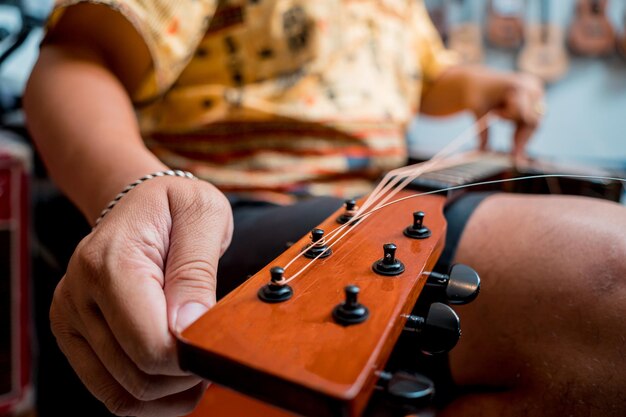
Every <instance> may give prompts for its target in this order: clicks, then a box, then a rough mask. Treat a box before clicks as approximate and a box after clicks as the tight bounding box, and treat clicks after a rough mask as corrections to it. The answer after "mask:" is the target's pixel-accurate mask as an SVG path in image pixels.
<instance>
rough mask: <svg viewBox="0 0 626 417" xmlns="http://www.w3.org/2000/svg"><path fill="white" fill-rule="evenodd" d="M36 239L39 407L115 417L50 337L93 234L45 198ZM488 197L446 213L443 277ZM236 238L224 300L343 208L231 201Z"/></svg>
mask: <svg viewBox="0 0 626 417" xmlns="http://www.w3.org/2000/svg"><path fill="white" fill-rule="evenodd" d="M37 194H38V195H39V198H38V200H39V201H36V202H35V213H34V214H35V215H34V220H35V221H34V223H35V224H34V228H35V238H34V239H33V252H34V259H35V260H34V263H33V276H34V287H35V291H34V304H35V308H34V311H35V321H36V330H37V339H38V348H39V349H38V351H39V352H38V353H39V355H38V359H39V361H38V366H37V368H36V371H37V375H36V377H37V390H38V393H37V407H38V412H39V415H40V416H42V417H47V416H50V417H55V416H58V415H90V416H94V417H95V416H98V417H100V416H102V417H104V416H107V417H108V416H111V414H110V413H109V412H108V411H107V410H106V408H105V407H104V406H103V405H102V404H101V403H100V402H99V401H97V400H96V399H95V398H93V397H92V396H91V394H89V392H88V391H87V390H86V389H85V387H84V386H83V385H82V383H81V382H80V381H79V379H78V378H77V377H76V375H75V374H74V372H73V371H72V369H71V367H70V366H69V364H68V362H67V360H66V359H65V357H64V356H63V354H62V353H61V352H60V350H59V348H58V347H57V345H56V342H55V340H54V337H53V336H52V333H51V332H50V325H49V321H48V311H49V308H50V303H51V301H52V294H53V292H54V288H55V287H56V284H57V282H58V281H59V280H60V279H61V277H62V276H63V274H64V273H65V268H66V266H67V263H68V261H69V258H70V256H71V254H72V253H73V251H74V249H75V248H76V245H77V244H78V242H79V241H80V240H81V239H82V237H84V236H85V235H86V234H87V233H89V231H90V227H89V225H88V224H87V223H86V222H85V221H84V219H83V217H82V215H80V213H79V212H78V211H77V210H76V209H75V208H74V207H73V206H72V205H71V203H69V201H67V199H65V198H64V197H60V196H59V195H58V194H56V193H52V194H51V195H46V193H41V192H38V193H37ZM487 195H488V194H480V193H476V194H472V193H469V194H466V195H464V196H463V197H461V198H459V199H457V200H455V201H454V202H453V203H451V204H450V205H449V206H448V207H446V209H445V215H446V218H447V221H448V232H447V236H446V247H445V250H444V252H443V254H442V256H441V258H440V260H439V263H438V266H437V269H439V270H442V271H444V272H445V271H447V269H448V268H449V265H450V264H451V263H452V260H453V258H454V253H455V250H456V247H457V245H458V242H459V239H460V237H461V233H462V232H463V228H464V226H465V224H466V223H467V221H468V219H469V217H470V216H471V214H472V213H473V211H474V210H475V209H476V207H478V205H479V204H480V203H481V202H482V201H483V200H484V198H485V197H486V196H487ZM231 203H232V207H233V213H234V221H235V231H234V236H233V242H232V245H231V246H230V248H229V249H228V250H227V251H226V253H225V254H224V256H223V257H222V259H221V261H220V265H219V276H220V279H219V280H218V296H219V297H222V296H224V295H225V294H226V293H228V292H229V291H230V290H232V289H233V288H235V287H236V286H237V285H239V284H240V283H241V282H243V281H244V280H245V279H246V278H247V277H248V276H250V275H252V274H254V273H255V272H256V271H258V270H259V269H261V268H262V267H263V266H265V265H266V264H267V263H268V262H271V261H272V259H274V258H275V257H276V256H278V255H279V254H280V253H282V252H283V251H284V250H285V249H286V248H287V247H288V245H290V243H291V242H295V241H296V240H298V239H299V238H301V237H302V236H304V235H306V234H307V233H309V232H310V230H311V229H312V228H313V227H315V226H316V225H318V224H319V223H321V222H322V221H323V220H324V219H325V218H327V217H328V216H329V215H330V214H331V213H332V212H333V211H335V210H336V209H338V208H339V207H341V205H342V204H343V201H342V200H339V199H336V198H315V199H310V200H306V201H303V202H301V203H299V204H297V205H295V206H288V207H284V206H276V205H273V204H268V203H259V202H252V201H241V200H235V199H232V200H231ZM431 365H432V368H433V369H432V370H433V373H432V374H431V375H434V376H436V378H435V379H436V380H437V381H436V382H437V384H438V390H439V391H442V390H443V391H444V392H446V391H449V392H452V388H453V387H452V386H451V385H450V384H449V382H450V379H449V370H448V368H447V360H446V358H445V356H444V357H442V358H441V360H440V361H439V362H437V363H433V364H431Z"/></svg>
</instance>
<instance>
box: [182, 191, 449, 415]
mask: <svg viewBox="0 0 626 417" xmlns="http://www.w3.org/2000/svg"><path fill="white" fill-rule="evenodd" d="M411 193H412V192H410V191H402V192H401V193H399V195H398V197H404V196H408V195H410V194H411ZM444 203H445V197H443V196H440V195H429V196H421V197H417V198H410V199H407V200H404V201H401V202H399V203H396V204H393V205H391V206H389V207H385V208H383V209H381V210H379V211H377V212H376V213H374V214H372V215H370V216H368V217H366V218H362V219H361V220H360V221H358V223H356V224H354V225H352V226H350V227H345V228H344V230H349V231H350V233H349V234H348V235H346V236H345V238H342V239H341V240H339V241H337V243H336V244H335V245H333V246H332V254H331V255H330V256H327V257H325V258H321V257H320V258H318V259H314V260H311V259H307V258H305V257H304V256H302V257H299V258H298V259H296V260H295V261H294V262H293V263H292V264H291V265H290V266H289V267H287V268H285V274H284V275H285V278H286V279H289V278H290V277H292V276H293V274H295V273H296V272H297V271H299V270H300V269H301V268H302V267H303V266H304V265H306V264H308V263H309V262H313V264H312V265H311V266H310V267H308V268H307V269H305V270H304V271H303V272H302V273H301V274H300V275H298V276H297V277H295V278H294V279H293V280H292V281H290V282H289V285H290V287H291V288H292V289H293V296H292V297H291V298H290V299H288V300H286V301H284V302H280V303H268V302H263V301H262V300H260V299H259V297H258V295H257V293H258V291H259V289H260V288H262V287H263V286H265V285H267V284H268V281H269V277H270V269H271V268H272V267H274V266H278V265H280V266H283V267H284V266H286V265H288V264H289V261H291V260H292V259H293V258H294V257H296V256H297V255H298V254H299V253H300V251H301V250H302V248H303V247H306V245H307V244H310V243H311V238H310V237H309V236H305V237H303V238H302V239H301V240H300V241H299V242H298V243H297V244H295V245H293V246H291V247H290V248H289V249H288V250H287V251H286V252H285V253H283V254H282V255H280V256H279V257H278V258H277V259H276V260H274V261H273V262H272V263H271V264H270V265H268V266H267V267H265V268H263V269H262V270H261V271H259V272H258V273H257V274H256V275H254V276H253V277H252V278H250V279H249V280H248V281H247V282H246V283H244V284H243V285H242V286H241V287H239V288H237V289H236V290H235V291H233V292H232V293H231V294H229V295H228V296H226V297H225V298H224V299H222V300H221V301H220V302H219V303H218V304H217V305H216V306H215V307H214V308H213V309H211V310H210V311H209V312H207V313H206V314H205V315H204V316H202V317H201V318H200V319H199V320H198V321H196V322H195V323H193V324H192V325H191V326H190V327H189V328H187V329H186V330H185V331H184V332H183V333H182V335H181V336H180V340H179V355H180V363H181V366H182V367H184V368H185V369H188V370H190V371H192V372H194V373H196V374H198V375H200V376H203V377H205V378H207V379H209V380H211V381H213V382H215V383H217V384H220V385H223V386H226V387H228V388H232V389H234V390H236V391H239V392H241V393H243V394H246V395H249V396H251V397H254V398H256V399H259V400H261V401H263V402H266V403H269V404H273V405H276V406H278V407H281V408H283V409H285V410H289V411H291V412H294V413H297V414H300V415H304V416H315V417H325V416H329V417H330V416H350V417H356V416H359V415H361V413H362V412H363V410H364V409H365V407H366V405H367V403H368V401H369V398H370V396H371V395H372V392H373V390H374V388H375V385H376V382H377V380H378V375H379V374H380V372H381V371H383V370H384V367H385V364H386V362H387V360H388V359H389V356H390V354H391V352H392V350H393V347H394V345H395V344H396V341H397V340H398V338H399V336H400V334H401V333H402V331H403V328H404V325H405V322H406V317H407V316H408V315H410V313H411V310H412V308H413V306H414V305H415V302H416V301H417V298H418V296H419V295H420V292H421V290H422V288H423V287H424V284H425V283H426V280H427V276H426V275H425V274H424V272H426V271H431V270H432V268H433V266H434V265H435V263H436V261H437V259H438V257H439V255H440V253H441V251H442V249H443V246H444V238H445V231H446V222H445V218H444V217H443V205H444ZM416 211H423V212H425V213H426V215H427V217H426V222H427V226H428V229H429V230H430V232H431V235H430V237H428V238H425V239H414V238H411V237H408V236H405V234H404V230H405V229H406V228H407V224H411V221H412V220H414V219H413V213H414V212H416ZM341 212H342V210H339V211H338V212H337V213H335V214H333V215H332V216H330V217H329V218H328V219H327V220H326V221H324V222H323V223H322V224H321V225H320V226H319V228H320V229H323V230H324V231H325V232H326V235H327V236H328V235H331V234H332V231H333V230H334V229H336V228H338V227H342V226H341V225H340V224H338V223H337V222H336V219H337V217H338V215H340V214H341ZM388 242H394V245H395V246H396V249H395V252H394V253H391V252H390V249H389V247H388V246H386V247H385V250H386V252H385V254H384V256H383V258H382V259H381V255H383V253H382V251H381V248H382V247H383V244H386V243H388ZM328 244H329V245H330V244H332V239H329V240H328ZM388 252H389V253H388ZM388 254H390V256H391V258H393V259H387V258H389V256H387V255H388ZM396 258H397V259H401V260H402V263H403V264H404V270H403V271H402V272H401V273H399V274H397V275H384V274H380V273H377V272H375V270H374V268H372V265H373V263H375V262H377V261H380V262H383V263H384V262H387V264H389V263H394V262H395V261H396ZM385 259H387V261H385ZM387 264H386V266H388V265H387ZM350 285H355V286H358V290H357V289H355V287H348V289H346V287H347V286H350ZM357 293H358V301H357V299H356V294H357ZM357 304H358V307H361V306H365V307H366V308H367V315H366V316H365V317H364V318H363V319H362V320H360V321H357V322H355V323H354V324H350V325H345V324H341V323H338V322H337V321H336V318H333V310H335V309H337V308H338V306H339V307H341V306H344V307H345V306H346V305H347V306H348V307H352V306H353V305H357ZM278 415H282V414H280V413H279V414H278Z"/></svg>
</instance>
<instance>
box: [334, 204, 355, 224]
mask: <svg viewBox="0 0 626 417" xmlns="http://www.w3.org/2000/svg"><path fill="white" fill-rule="evenodd" d="M344 208H345V209H344V211H343V213H341V214H340V215H339V217H337V218H336V219H335V221H336V222H337V223H339V224H346V223H348V222H349V221H350V220H351V219H352V218H353V217H354V215H355V213H356V200H346V201H345V202H344ZM355 223H356V222H353V223H352V224H355Z"/></svg>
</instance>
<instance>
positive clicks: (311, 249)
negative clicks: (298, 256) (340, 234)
mask: <svg viewBox="0 0 626 417" xmlns="http://www.w3.org/2000/svg"><path fill="white" fill-rule="evenodd" d="M332 253H333V251H332V249H330V248H329V247H328V245H326V243H325V242H324V230H322V229H313V230H312V231H311V244H309V245H307V246H306V247H305V248H304V256H305V257H307V258H309V259H315V258H317V257H318V256H319V257H320V258H326V257H327V256H330V255H331V254H332Z"/></svg>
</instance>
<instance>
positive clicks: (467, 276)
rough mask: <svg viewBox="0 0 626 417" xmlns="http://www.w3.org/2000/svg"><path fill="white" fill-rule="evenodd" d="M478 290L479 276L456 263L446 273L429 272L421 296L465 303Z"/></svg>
mask: <svg viewBox="0 0 626 417" xmlns="http://www.w3.org/2000/svg"><path fill="white" fill-rule="evenodd" d="M479 292H480V276H478V273H477V272H476V271H475V270H473V269H472V268H470V267H469V266H467V265H463V264H456V265H453V266H452V268H450V272H449V273H448V274H440V273H438V272H431V273H430V274H429V275H428V279H427V280H426V284H425V285H424V290H423V296H424V297H425V298H426V299H427V300H430V301H444V302H446V303H448V304H456V305H460V304H467V303H469V302H471V301H473V300H474V299H476V297H478V293H479Z"/></svg>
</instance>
